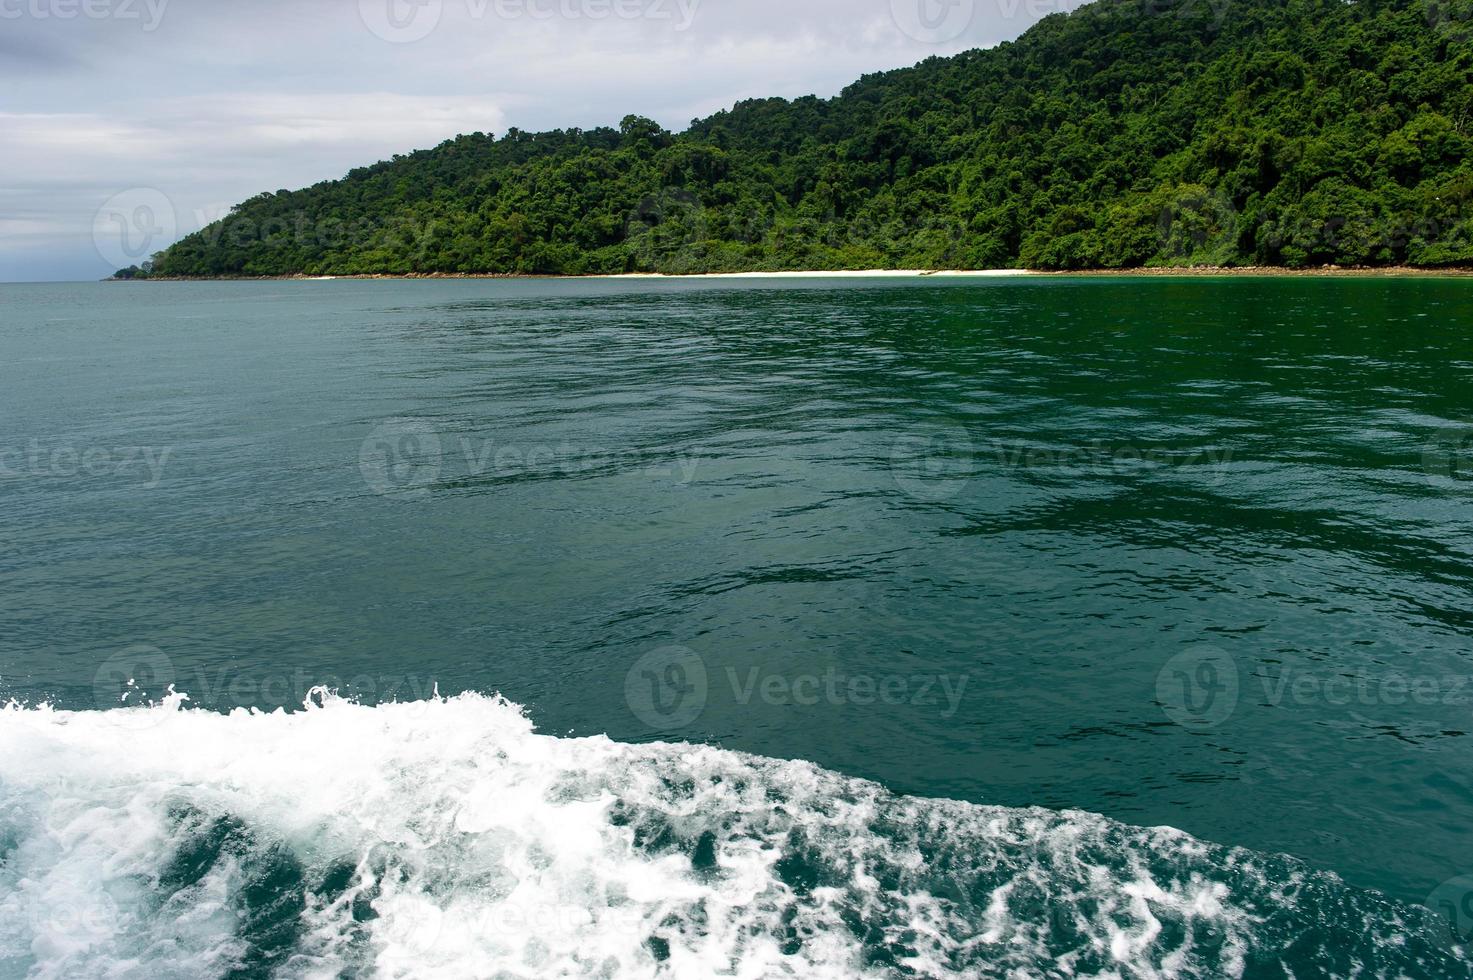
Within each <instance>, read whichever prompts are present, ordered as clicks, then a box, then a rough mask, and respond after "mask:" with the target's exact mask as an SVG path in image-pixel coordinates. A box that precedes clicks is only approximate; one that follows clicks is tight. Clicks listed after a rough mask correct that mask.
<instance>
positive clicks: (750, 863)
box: [0, 691, 1469, 978]
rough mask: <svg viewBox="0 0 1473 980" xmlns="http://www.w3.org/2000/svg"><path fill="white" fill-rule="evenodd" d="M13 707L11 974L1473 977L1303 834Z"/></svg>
mask: <svg viewBox="0 0 1473 980" xmlns="http://www.w3.org/2000/svg"><path fill="white" fill-rule="evenodd" d="M182 701H183V699H182V696H178V695H176V696H174V697H172V698H170V699H168V700H167V701H166V702H165V703H163V704H159V705H154V706H152V707H142V708H126V709H118V710H113V711H106V712H80V713H78V712H67V711H60V710H55V709H52V708H49V707H41V708H30V707H21V706H14V705H13V706H11V707H10V708H8V709H5V710H3V711H0V976H5V977H11V976H34V977H43V978H49V977H76V976H89V977H123V976H130V977H131V976H149V977H191V978H193V977H226V976H234V977H252V976H259V977H322V978H329V977H338V976H343V975H349V976H385V977H489V976H496V977H539V978H540V977H579V978H582V977H608V978H620V977H652V976H672V977H700V978H705V977H711V976H730V977H750V978H758V977H781V976H793V977H799V976H801V977H834V978H840V977H842V978H852V977H896V976H925V977H938V976H968V977H992V976H998V977H1001V976H1029V977H1033V976H1099V977H1219V976H1241V975H1244V974H1248V975H1255V974H1262V973H1264V972H1265V971H1267V972H1271V973H1272V974H1273V975H1284V974H1285V973H1287V975H1290V976H1300V977H1303V976H1314V975H1340V976H1349V975H1360V976H1398V975H1405V976H1454V975H1467V974H1468V972H1469V966H1468V961H1467V960H1466V959H1465V958H1464V956H1465V954H1464V953H1463V952H1462V951H1460V950H1458V949H1456V948H1453V947H1451V946H1448V945H1444V944H1442V943H1440V942H1439V940H1438V939H1437V937H1436V936H1435V935H1434V933H1433V930H1432V928H1431V924H1430V921H1429V920H1430V917H1429V916H1427V915H1426V914H1425V913H1423V912H1422V910H1420V909H1415V908H1412V907H1408V906H1403V905H1399V904H1397V903H1395V902H1393V901H1391V900H1390V899H1387V898H1385V897H1382V896H1380V895H1378V894H1376V893H1373V892H1365V891H1360V890H1356V889H1352V888H1350V887H1349V886H1347V885H1346V884H1344V883H1343V882H1342V881H1341V880H1340V879H1338V878H1336V877H1335V876H1333V875H1329V874H1324V873H1319V872H1314V871H1311V870H1309V869H1307V868H1306V867H1304V866H1303V865H1301V864H1299V863H1297V862H1295V861H1293V860H1291V859H1289V858H1285V857H1274V856H1268V855H1262V854H1256V853H1252V852H1248V851H1243V850H1236V849H1230V848H1225V847H1220V846H1216V845H1210V844H1205V843H1202V842H1200V841H1197V840H1195V839H1193V838H1192V837H1190V836H1188V835H1186V834H1184V833H1181V832H1179V831H1175V830H1170V829H1151V830H1147V829H1139V828H1133V827H1129V826H1125V825H1122V824H1119V823H1116V822H1113V821H1111V820H1108V819H1105V818H1103V817H1100V816H1095V815H1091V814H1086V813H1076V812H1062V813H1061V812H1053V811H1048V810H1041V809H1005V808H999V807H988V806H977V805H972V804H964V803H957V802H945V801H936V800H922V799H912V798H906V797H901V796H896V795H894V794H891V793H889V792H887V791H886V790H884V789H883V788H882V787H880V786H877V785H875V784H873V783H869V782H865V781H862V780H857V779H852V778H848V777H845V776H841V775H838V774H835V773H831V772H827V771H824V770H822V769H819V768H818V767H816V766H813V765H811V764H808V763H803V762H779V761H773V760H768V759H761V758H756V757H753V756H747V755H742V754H738V753H735V752H730V751H725V750H722V749H718V748H713V747H703V746H690V745H641V746H635V745H623V744H618V743H615V742H612V741H609V740H608V739H605V738H581V739H573V738H557V737H553V736H549V735H543V734H538V733H537V732H536V731H535V730H534V728H533V725H532V724H531V722H530V721H529V720H528V719H527V717H526V716H525V714H524V712H523V711H522V710H521V709H520V708H519V707H518V706H517V705H515V704H512V703H509V702H507V701H505V700H502V699H499V698H492V697H485V696H479V695H465V696H461V697H457V698H451V699H436V700H430V701H425V702H418V703H407V704H389V705H379V706H376V707H368V706H363V705H359V704H355V703H352V702H349V701H346V700H343V699H340V698H338V697H336V696H334V695H332V694H330V693H327V692H325V691H317V692H314V694H313V697H312V698H311V699H310V700H309V702H308V704H307V705H306V706H305V707H304V710H302V711H299V712H295V713H284V712H276V713H272V714H263V713H252V712H246V711H237V712H235V713H234V714H231V715H222V714H215V713H209V712H204V711H191V710H185V706H184V704H183V703H182Z"/></svg>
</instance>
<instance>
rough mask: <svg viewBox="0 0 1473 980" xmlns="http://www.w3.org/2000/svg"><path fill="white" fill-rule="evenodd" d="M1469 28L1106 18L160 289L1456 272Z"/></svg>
mask: <svg viewBox="0 0 1473 980" xmlns="http://www.w3.org/2000/svg"><path fill="white" fill-rule="evenodd" d="M1470 127H1473V0H1287V2H1286V0H1212V2H1210V3H1209V2H1208V0H1101V2H1098V3H1095V4H1092V5H1090V6H1088V7H1084V8H1082V9H1080V10H1078V11H1076V12H1075V13H1073V14H1069V15H1063V14H1060V15H1055V16H1052V17H1050V18H1048V19H1046V20H1044V21H1043V22H1042V23H1040V24H1039V25H1038V26H1036V27H1034V28H1033V29H1032V30H1030V31H1029V32H1028V33H1027V34H1026V35H1024V36H1023V37H1022V38H1021V39H1019V40H1018V41H1016V42H1013V43H1010V44H1005V45H1002V46H1000V47H998V48H994V49H990V50H986V51H971V52H968V53H965V54H962V55H958V56H956V57H953V58H945V59H941V58H934V59H930V60H928V61H925V62H923V63H921V64H919V65H917V66H915V67H913V68H907V69H903V70H900V71H892V72H887V73H884V74H877V75H871V76H868V77H866V78H863V79H861V80H860V81H859V82H857V83H855V84H854V85H851V86H850V87H849V88H847V89H845V90H844V92H843V93H842V94H840V95H839V96H838V97H837V98H834V99H827V100H824V99H817V98H803V99H798V100H796V101H791V102H790V101H786V100H783V99H768V100H756V101H750V102H744V103H741V104H739V105H737V106H736V107H735V108H733V109H732V110H730V111H726V112H721V113H718V114H717V115H715V116H712V117H711V118H709V119H704V120H699V121H696V122H695V123H693V124H692V125H691V127H690V129H689V130H687V131H686V132H684V133H680V134H672V133H669V132H666V131H664V130H662V129H661V128H660V127H659V126H657V125H656V124H654V123H652V122H650V121H649V120H646V119H642V118H639V117H636V116H630V117H628V118H626V119H625V120H624V121H623V123H622V124H621V125H620V127H619V128H618V129H611V128H600V129H595V130H589V131H579V130H569V131H557V132H552V133H539V134H532V133H524V132H519V131H517V130H515V129H513V130H511V131H509V132H508V133H506V135H505V136H503V137H502V138H500V139H496V138H494V137H493V136H489V135H485V134H480V133H477V134H473V135H469V136H461V137H458V138H456V139H454V140H451V141H449V142H447V143H444V144H442V145H441V146H438V147H436V148H435V149H433V150H425V151H421V152H417V153H412V154H410V155H408V156H402V157H395V158H394V159H393V160H390V161H386V162H383V163H379V164H376V165H374V166H371V167H366V168H363V169H360V170H355V171H353V172H352V173H350V174H349V175H348V176H347V177H346V178H344V179H343V180H338V181H333V182H329V183H323V184H318V185H317V186H315V187H310V188H307V189H306V190H300V191H294V192H287V191H278V192H277V193H274V194H270V193H268V194H262V195H260V196H258V197H255V198H252V199H251V200H249V201H246V202H245V203H244V204H242V205H240V206H239V207H238V208H236V209H235V210H234V211H233V212H232V213H231V215H230V216H229V217H227V218H225V219H224V220H223V221H221V222H217V223H216V224H214V225H211V226H210V227H208V228H206V229H205V230H203V231H201V232H199V233H197V234H194V235H191V236H189V237H187V238H185V239H183V240H182V241H180V242H179V243H178V244H177V245H175V246H173V247H172V248H170V249H168V250H167V251H165V252H163V253H161V254H160V255H159V256H157V257H156V258H155V264H154V268H153V271H154V273H155V274H160V275H170V276H234V275H245V276H251V275H281V274H291V273H306V274H317V275H321V274H354V273H413V272H435V271H440V272H509V273H510V272H515V273H611V272H633V271H662V272H677V273H678V272H704V271H737V270H762V269H855V268H882V267H889V268H993V267H1003V266H1026V267H1033V268H1054V269H1072V268H1086V267H1108V268H1118V267H1134V266H1142V265H1162V264H1169V265H1193V264H1217V265H1238V264H1256V265H1286V266H1316V265H1322V264H1327V263H1335V264H1344V265H1349V264H1357V265H1380V264H1394V263H1408V264H1414V265H1429V266H1435V265H1451V264H1470V263H1473V164H1470V162H1469V160H1468V151H1469V148H1470V145H1473V129H1470Z"/></svg>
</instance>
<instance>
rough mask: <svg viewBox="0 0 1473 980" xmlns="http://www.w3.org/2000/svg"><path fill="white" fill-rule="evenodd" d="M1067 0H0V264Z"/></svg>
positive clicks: (756, 91)
mask: <svg viewBox="0 0 1473 980" xmlns="http://www.w3.org/2000/svg"><path fill="white" fill-rule="evenodd" d="M1080 2H1081V0H0V281H31V280H51V279H96V278H100V277H102V276H104V275H107V274H108V273H110V272H112V271H113V270H114V269H116V268H118V267H119V265H121V264H131V263H130V262H120V261H119V259H127V258H129V255H128V254H127V250H128V247H129V246H128V245H127V243H126V242H124V241H123V240H122V238H121V236H122V232H121V229H120V228H115V227H114V225H115V224H116V222H117V221H118V220H119V219H118V218H117V216H118V215H128V216H130V220H131V216H133V215H135V214H137V213H138V211H137V209H138V206H139V205H145V206H146V207H147V209H148V210H147V212H146V213H147V214H150V215H152V216H153V221H152V224H151V228H150V230H151V231H152V232H154V236H153V237H154V239H155V240H154V241H153V246H154V250H156V249H157V248H160V247H162V246H163V245H165V244H167V243H168V241H171V240H173V238H175V237H177V236H178V235H179V234H184V233H187V232H189V231H193V230H195V229H197V228H199V227H201V226H202V225H203V224H207V223H208V222H209V221H210V220H212V219H213V218H215V217H217V216H219V215H220V214H222V213H223V212H224V211H225V210H226V209H228V208H229V207H230V206H231V205H233V204H236V203H239V202H240V201H242V200H244V199H246V198H248V197H251V196H252V195H254V194H257V193H259V192H261V191H263V190H278V189H281V188H298V187H303V186H306V185H308V184H312V183H315V182H317V181H319V180H323V179H327V178H334V177H340V176H342V175H343V174H344V173H346V172H347V171H348V170H349V169H350V168H352V167H355V166H361V165H364V164H368V163H372V162H374V161H376V160H380V159H383V158H385V157H388V156H392V155H393V154H395V153H402V152H406V151H408V150H412V149H417V148H422V147H428V146H433V145H435V144H436V143H439V142H440V141H442V140H444V139H446V138H448V137H451V136H454V135H455V134H457V133H462V132H474V131H478V130H479V131H482V132H494V133H496V134H498V135H499V134H501V133H503V132H505V131H506V129H507V128H508V127H510V126H516V127H519V128H521V129H524V130H534V131H535V130H543V129H552V128H559V127H568V126H580V127H584V128H589V127H593V126H598V125H617V123H618V121H619V120H620V119H621V118H622V117H623V116H625V115H626V114H628V113H631V112H633V113H639V114H641V115H646V116H650V117H652V118H654V119H656V120H658V121H659V122H660V123H662V124H663V125H665V126H667V127H669V128H671V129H683V128H684V127H685V126H686V125H688V124H689V122H690V120H691V119H693V118H696V117H698V116H704V115H707V114H709V113H711V112H714V111H716V110H718V109H721V108H725V107H728V106H730V105H731V104H732V103H733V102H735V101H737V100H739V99H745V98H751V97H754V96H768V95H781V96H786V97H789V98H792V97H796V96H800V95H807V94H817V95H821V96H830V95H834V94H836V93H837V92H838V91H839V90H840V89H841V88H843V87H844V86H845V85H847V84H848V83H849V82H852V81H854V80H855V79H856V78H858V77H859V76H860V75H862V74H864V73H866V72H870V71H876V70H880V69H886V68H896V67H900V66H902V65H909V64H913V63H915V62H916V61H919V60H921V59H922V58H925V57H927V56H929V55H932V54H953V53H955V52H958V51H961V50H965V49H967V48H972V47H979V46H990V45H993V44H996V43H998V42H1000V41H1004V40H1009V39H1011V38H1015V37H1017V36H1018V35H1019V34H1021V33H1022V32H1023V31H1025V30H1026V29H1027V28H1028V27H1029V26H1031V25H1032V24H1033V23H1035V22H1036V21H1038V20H1039V19H1041V18H1042V17H1043V16H1045V15H1047V14H1050V13H1055V12H1058V11H1060V10H1069V9H1073V8H1074V7H1077V6H1079V5H1080Z"/></svg>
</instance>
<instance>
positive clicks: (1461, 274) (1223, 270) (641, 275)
mask: <svg viewBox="0 0 1473 980" xmlns="http://www.w3.org/2000/svg"><path fill="white" fill-rule="evenodd" d="M1291 276H1292V277H1296V278H1304V277H1311V278H1382V279H1391V278H1397V279H1400V278H1420V279H1427V278H1451V279H1462V278H1468V277H1473V268H1464V267H1449V268H1422V267H1417V266H1317V267H1315V268H1306V269H1291V268H1288V267H1284V266H1159V267H1143V268H1135V269H1072V270H1058V269H832V270H811V269H795V270H783V271H776V272H692V273H672V272H622V273H598V274H589V275H543V274H534V273H528V274H520V273H510V272H408V273H359V274H354V275H322V276H318V275H307V274H304V273H296V274H292V275H281V276H140V277H137V278H133V279H119V278H116V277H110V278H108V279H104V280H103V282H293V281H296V282H334V281H337V280H374V279H388V280H414V279H612V280H617V279H631V280H639V279H748V280H769V279H1020V278H1052V279H1059V278H1064V279H1067V278H1104V279H1131V278H1187V279H1192V278H1196V279H1201V278H1237V277H1249V278H1254V277H1256V278H1270V277H1291Z"/></svg>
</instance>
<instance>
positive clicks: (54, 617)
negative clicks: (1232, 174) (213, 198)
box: [0, 278, 1473, 978]
mask: <svg viewBox="0 0 1473 980" xmlns="http://www.w3.org/2000/svg"><path fill="white" fill-rule="evenodd" d="M1470 380H1473V286H1470V284H1469V283H1467V282H1466V281H1457V280H1436V279H1333V280H1332V279H1306V278H1264V279H1257V278H1254V279H1232V280H1225V279H1150V278H1141V279H1056V278H1048V279H1029V280H1018V279H999V280H951V281H939V280H916V281H897V280H873V281H868V280H845V281H842V282H837V281H825V280H791V281H734V280H712V281H593V280H582V281H440V282H435V281H421V282H357V281H330V282H259V283H234V284H222V283H199V284H183V283H135V284H95V285H91V284H89V285H32V286H0V420H3V422H4V425H3V427H0V545H3V546H0V703H8V705H9V706H8V707H5V708H3V709H0V978H10V977H37V978H52V977H56V978H61V977H68V978H69V977H81V976H86V977H135V976H136V977H150V978H164V977H180V978H184V977H191V978H192V977H202V976H219V977H322V978H328V977H338V976H384V977H492V976H497V977H608V978H615V977H619V978H622V977H651V976H671V977H680V978H685V977H698V978H704V977H710V976H731V977H744V978H747V977H750V978H759V977H776V976H793V977H860V976H865V977H869V976H873V977H901V976H918V977H941V976H967V977H1003V976H1009V977H1011V976H1019V977H1035V976H1037V977H1044V976H1104V977H1122V978H1123V977H1218V976H1250V977H1259V976H1264V977H1277V976H1293V977H1299V978H1304V977H1313V976H1351V975H1355V976H1375V977H1382V976H1384V977H1393V976H1406V977H1460V976H1470V975H1473V966H1470V961H1469V958H1468V957H1469V954H1468V951H1467V947H1468V946H1469V944H1470V940H1473V385H1470V383H1469V382H1470Z"/></svg>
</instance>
